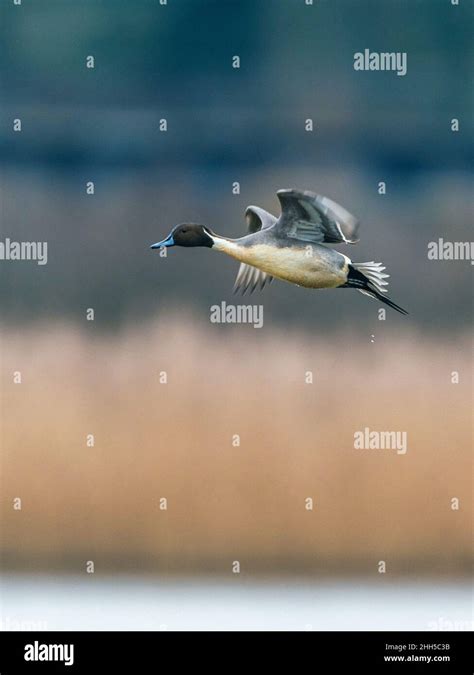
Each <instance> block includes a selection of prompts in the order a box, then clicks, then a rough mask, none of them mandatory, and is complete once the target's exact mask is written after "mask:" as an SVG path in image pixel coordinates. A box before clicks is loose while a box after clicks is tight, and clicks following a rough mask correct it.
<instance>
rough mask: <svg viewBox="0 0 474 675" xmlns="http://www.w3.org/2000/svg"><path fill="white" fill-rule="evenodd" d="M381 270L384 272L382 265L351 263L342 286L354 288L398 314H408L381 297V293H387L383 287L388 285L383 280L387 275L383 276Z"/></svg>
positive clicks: (387, 298) (388, 299) (386, 298)
mask: <svg viewBox="0 0 474 675" xmlns="http://www.w3.org/2000/svg"><path fill="white" fill-rule="evenodd" d="M383 270H385V267H383V265H382V263H374V262H370V263H352V264H350V265H349V274H348V275H347V281H346V283H345V284H344V286H345V287H346V288H355V289H357V290H358V291H360V293H363V294H364V295H368V296H369V297H370V298H375V299H376V300H380V302H383V303H384V304H385V305H388V306H389V307H391V308H392V309H395V310H396V311H397V312H400V314H408V312H407V311H406V309H403V307H400V305H397V304H396V303H395V302H393V300H390V298H389V297H388V296H386V295H383V293H386V292H387V290H386V289H385V288H384V286H387V285H388V282H387V281H385V279H387V278H388V277H389V275H388V274H383Z"/></svg>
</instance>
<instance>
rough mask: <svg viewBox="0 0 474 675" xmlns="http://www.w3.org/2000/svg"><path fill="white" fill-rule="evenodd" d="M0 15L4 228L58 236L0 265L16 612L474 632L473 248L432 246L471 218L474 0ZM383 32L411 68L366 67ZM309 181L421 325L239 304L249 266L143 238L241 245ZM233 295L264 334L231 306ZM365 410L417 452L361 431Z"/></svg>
mask: <svg viewBox="0 0 474 675" xmlns="http://www.w3.org/2000/svg"><path fill="white" fill-rule="evenodd" d="M0 11H1V19H2V20H1V26H0V31H1V32H2V35H1V41H0V45H1V46H0V49H1V53H2V64H3V68H2V90H3V97H2V98H3V99H4V101H3V105H2V114H1V117H0V125H1V128H0V132H1V136H0V149H1V191H2V195H1V196H2V209H1V214H2V217H1V231H2V237H1V239H2V241H4V240H5V239H6V238H10V239H11V240H14V241H46V242H47V243H48V263H47V265H44V266H40V265H37V264H36V263H35V262H33V261H18V262H12V261H0V275H1V288H2V292H1V294H0V309H1V338H0V339H1V371H2V372H1V377H2V379H1V397H2V400H1V409H2V415H1V417H2V420H1V421H2V425H1V435H2V436H1V439H2V460H1V476H2V478H1V486H2V528H1V530H2V571H3V577H2V578H3V581H2V587H1V591H2V592H1V597H2V600H3V610H2V626H1V627H2V628H3V629H9V628H12V627H17V628H18V627H20V628H25V627H27V626H28V625H29V623H30V624H34V626H35V627H37V628H41V627H43V628H50V629H53V628H59V629H61V628H101V627H103V628H132V629H133V628H149V629H159V628H190V629H199V628H215V627H223V628H248V629H251V628H292V629H293V628H296V629H298V628H299V629H304V628H309V629H311V628H313V629H327V628H334V629H338V628H339V629H346V628H352V629H357V628H366V629H380V628H394V629H401V628H417V629H430V628H432V629H443V628H451V629H452V628H455V627H457V628H460V629H465V628H468V627H469V628H472V614H471V597H470V590H469V588H470V584H469V580H470V577H469V575H470V569H471V563H472V549H471V542H472V511H471V505H470V504H471V501H470V500H471V485H472V483H471V481H472V459H471V443H472V403H473V401H472V370H471V349H472V347H471V331H472V266H471V265H470V263H469V261H433V260H428V257H427V246H428V243H429V242H430V241H437V240H438V238H440V237H442V238H444V239H445V240H448V241H469V240H470V239H471V238H472V203H471V193H472V156H473V133H472V88H471V87H470V86H469V75H470V67H471V64H472V40H470V35H471V34H472V26H473V22H472V6H471V7H470V6H469V3H461V4H460V5H459V6H453V5H451V4H450V2H448V1H445V0H413V1H410V2H409V1H408V0H405V1H403V0H402V1H400V0H384V2H376V1H375V0H358V1H357V2H356V1H355V0H343V1H340V2H337V3H335V2H329V0H314V5H306V4H305V1H304V0H273V2H257V3H255V2H252V1H250V0H248V1H247V0H240V1H237V0H227V1H224V2H218V1H217V0H216V1H213V0H179V1H178V0H168V3H167V4H166V5H161V4H160V2H159V1H158V0H138V1H136V2H132V1H131V0H128V1H126V0H101V2H98V1H92V0H89V1H85V0H84V1H83V2H81V3H77V2H73V1H72V0H71V1H68V0H62V1H61V2H60V1H59V0H42V1H41V2H40V1H39V0H36V1H34V0H33V1H31V2H23V3H22V4H21V5H15V4H14V3H13V2H10V3H7V2H5V3H4V4H3V5H2V8H1V10H0ZM364 49H370V50H371V51H383V52H391V51H395V52H406V53H407V60H408V72H407V74H406V76H404V77H399V76H397V75H396V73H394V72H370V71H369V72H360V71H354V69H353V63H354V53H355V52H359V51H362V52H363V51H364ZM89 56H93V57H94V68H87V67H86V59H87V57H89ZM234 56H239V57H240V68H238V69H237V68H233V67H232V60H233V57H234ZM453 118H456V119H458V120H459V126H460V128H459V131H458V132H453V131H452V130H451V123H452V122H451V121H452V119H453ZM14 119H21V125H22V128H21V132H18V131H14V130H13V120H14ZM163 119H165V120H166V124H167V130H166V131H160V120H163ZM308 119H311V120H313V126H314V130H313V131H312V132H309V131H306V130H305V122H306V120H308ZM90 181H92V182H93V183H94V194H88V192H87V189H86V187H87V184H88V183H89V182H90ZM381 181H383V182H385V184H386V194H383V195H381V194H379V190H378V187H379V183H380V182H381ZM235 183H238V184H239V186H240V191H239V193H238V194H235V190H233V186H234V184H235ZM290 187H298V188H301V189H310V190H314V191H316V192H318V193H320V194H325V195H327V196H329V197H330V198H332V199H334V200H336V201H338V202H340V203H342V204H343V205H344V206H345V207H346V208H347V209H349V210H350V211H351V212H353V213H355V214H356V215H357V216H358V217H359V218H360V219H361V221H362V226H361V232H360V234H361V241H360V243H359V244H358V245H357V247H350V251H349V250H347V249H343V248H341V251H343V252H344V253H347V254H348V255H350V256H351V257H352V258H353V259H354V260H356V261H363V260H381V261H383V262H384V263H385V264H386V265H387V267H388V271H389V272H390V273H391V275H392V277H391V280H390V281H391V287H390V296H391V297H392V298H393V299H394V300H395V301H396V302H397V303H399V304H401V305H402V306H404V307H406V308H407V309H408V311H409V312H410V315H409V316H408V317H402V316H400V315H398V314H397V313H395V312H391V311H390V310H389V309H388V310H387V316H386V319H385V320H379V314H378V312H379V309H380V307H379V305H378V304H377V303H376V302H373V301H371V300H369V299H368V298H366V297H364V296H362V295H361V294H358V293H356V292H354V291H350V290H344V291H342V290H341V291H331V292H329V291H325V292H323V291H320V292H312V291H308V290H306V289H301V288H297V287H293V286H291V285H288V284H284V283H283V282H278V281H275V282H274V283H273V285H272V286H271V287H269V288H266V289H265V290H264V291H263V292H262V294H255V295H254V296H252V299H251V300H247V299H246V300H243V301H242V300H239V299H237V300H236V299H235V297H234V296H233V295H232V285H233V282H234V277H235V274H236V272H237V263H235V261H232V260H231V259H229V258H226V257H225V256H219V255H216V254H215V252H213V251H209V250H204V249H197V250H185V249H172V250H170V251H169V252H168V256H167V257H166V258H162V257H160V256H159V255H158V254H157V253H156V252H152V251H150V250H149V245H150V244H151V243H154V242H155V241H157V240H160V239H162V238H163V237H164V236H165V235H166V234H168V232H169V230H170V229H171V227H172V226H174V225H175V224H176V223H179V222H185V221H191V222H201V223H205V224H208V225H209V226H210V227H212V228H213V229H214V230H216V231H217V232H219V233H221V234H224V235H226V236H230V237H238V236H241V235H242V234H244V232H245V222H244V218H243V212H244V210H245V207H246V206H247V205H248V204H257V205H260V206H262V207H264V208H266V209H268V210H269V211H271V212H273V213H275V215H277V214H278V201H277V199H276V196H275V192H276V191H277V190H278V189H280V188H290ZM223 301H225V302H227V303H242V302H243V303H245V304H249V303H252V304H263V307H264V325H263V327H262V328H261V329H255V328H253V327H252V326H251V325H242V326H237V325H215V324H212V323H210V321H209V312H210V307H211V306H212V305H215V304H219V303H221V302H223ZM90 308H93V310H94V320H93V321H88V320H87V310H88V309H90ZM308 372H311V373H312V378H313V383H312V384H307V382H306V381H307V373H308ZM454 372H455V373H458V380H459V382H458V383H453V373H454ZM18 373H21V384H19V383H18V376H17V374H18ZM163 373H166V380H167V381H166V383H164V382H163ZM15 374H16V375H15ZM454 380H456V376H454ZM365 427H368V428H370V429H373V430H400V431H405V432H406V433H407V437H408V451H407V453H406V454H405V455H397V453H396V451H392V450H355V449H354V433H355V432H356V431H357V430H363V429H364V428H365ZM91 434H92V435H93V445H91V441H90V436H89V435H91ZM236 434H237V435H238V436H239V437H240V445H238V446H235V445H234V444H233V437H234V436H235V435H236ZM18 498H20V499H21V509H19V508H18V507H17V506H18V502H15V500H16V499H18ZM163 498H164V499H166V500H167V503H166V505H167V509H163V508H160V504H161V505H162V504H163V502H160V500H162V499H163ZM308 498H311V499H312V500H313V510H312V511H308V510H307V509H306V508H305V505H306V503H307V502H306V500H307V499H308ZM453 499H458V500H459V509H453V507H452V504H453V501H452V500H453ZM15 504H16V505H17V506H16V507H15ZM381 561H383V562H384V563H385V566H386V571H385V573H380V562H381ZM90 562H93V563H94V566H93V569H94V572H93V574H91V573H90V572H91V569H90V565H89V566H88V563H90ZM235 562H238V563H239V565H240V573H235V569H236V568H235ZM145 607H146V609H145ZM28 622H29V623H28ZM451 624H452V625H451Z"/></svg>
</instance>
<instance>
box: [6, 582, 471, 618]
mask: <svg viewBox="0 0 474 675" xmlns="http://www.w3.org/2000/svg"><path fill="white" fill-rule="evenodd" d="M0 601H1V628H2V629H3V630H32V629H33V630H472V628H473V614H472V587H471V585H470V584H469V583H468V582H459V583H446V582H439V583H436V582H433V583H430V584H417V583H414V582H410V583H407V582H406V581H405V582H402V581H399V582H396V583H389V582H387V581H386V580H385V579H380V583H369V582H365V581H364V582H361V581H356V580H347V581H334V580H331V581H321V582H318V583H315V582H310V581H304V582H303V581H299V582H297V581H292V580H287V579H285V580H279V581H275V580H273V581H269V582H264V583H259V582H257V581H255V580H252V581H248V580H245V579H244V578H239V577H238V576H236V577H235V578H233V579H232V581H231V582H229V581H224V580H217V581H211V580H209V579H208V578H202V579H197V580H195V579H193V580H189V579H181V578H172V579H163V578H150V577H133V576H126V575H117V576H108V577H100V576H99V575H88V576H86V575H85V576H84V578H78V577H72V576H58V577H53V576H30V575H19V574H18V575H3V577H2V579H1V586H0Z"/></svg>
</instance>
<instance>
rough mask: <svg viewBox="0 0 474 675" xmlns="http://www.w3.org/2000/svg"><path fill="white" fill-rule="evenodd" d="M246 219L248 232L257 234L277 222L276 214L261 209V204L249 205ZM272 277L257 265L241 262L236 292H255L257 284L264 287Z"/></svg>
mask: <svg viewBox="0 0 474 675" xmlns="http://www.w3.org/2000/svg"><path fill="white" fill-rule="evenodd" d="M245 220H246V221H247V230H248V234H255V232H259V231H260V230H266V229H268V228H269V227H272V225H274V224H275V223H276V222H277V219H276V218H275V216H272V214H271V213H268V211H265V210H264V209H261V208H260V207H259V206H248V207H247V209H246V211H245ZM272 279H273V277H271V276H270V275H269V274H266V272H262V271H261V270H259V269H258V268H257V267H253V266H252V265H246V264H245V263H240V267H239V271H238V273H237V278H236V280H235V284H234V293H237V291H239V290H240V291H241V293H242V295H244V293H245V292H246V291H247V290H250V293H253V291H254V290H255V289H256V288H257V286H259V287H260V289H262V288H263V287H264V286H265V284H267V283H270V282H271V281H272Z"/></svg>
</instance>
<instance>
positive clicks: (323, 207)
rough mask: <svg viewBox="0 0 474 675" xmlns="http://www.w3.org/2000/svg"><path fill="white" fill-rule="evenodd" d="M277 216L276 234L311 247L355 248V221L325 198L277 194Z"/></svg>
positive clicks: (287, 192) (299, 192)
mask: <svg viewBox="0 0 474 675" xmlns="http://www.w3.org/2000/svg"><path fill="white" fill-rule="evenodd" d="M277 196H278V199H279V200H280V204H281V216H280V218H279V219H278V222H277V224H276V226H275V227H276V231H277V232H278V233H279V234H280V235H281V236H285V237H291V238H292V239H300V240H301V241H307V242H310V243H313V244H323V243H327V244H341V243H344V244H355V243H357V242H358V241H359V239H358V237H357V230H358V227H359V221H358V220H357V218H356V217H355V216H353V215H352V214H351V213H349V211H346V209H345V208H343V207H342V206H340V205H339V204H336V202H333V201H332V200H331V199H328V198H327V197H322V196H321V195H317V194H315V193H314V192H309V191H306V190H305V191H302V190H278V192H277Z"/></svg>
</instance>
